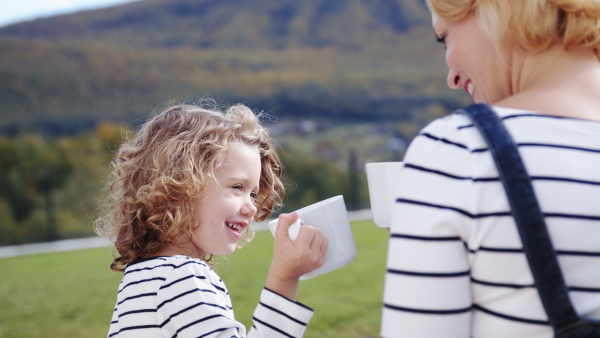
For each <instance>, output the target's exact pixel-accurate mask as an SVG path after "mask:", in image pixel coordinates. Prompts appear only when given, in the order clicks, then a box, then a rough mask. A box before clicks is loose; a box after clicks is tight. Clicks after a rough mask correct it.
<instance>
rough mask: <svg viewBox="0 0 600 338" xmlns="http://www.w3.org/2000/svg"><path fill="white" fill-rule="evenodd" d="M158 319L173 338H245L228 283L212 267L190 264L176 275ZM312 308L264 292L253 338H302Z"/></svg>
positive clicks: (161, 296) (166, 287) (163, 292)
mask: <svg viewBox="0 0 600 338" xmlns="http://www.w3.org/2000/svg"><path fill="white" fill-rule="evenodd" d="M157 309H158V315H159V318H160V321H161V323H162V324H161V325H162V327H163V331H165V333H166V335H167V336H170V337H174V336H177V337H179V338H188V337H211V338H217V337H220V338H225V337H226V338H242V337H245V336H246V328H245V327H244V326H243V324H242V323H240V322H238V321H236V320H235V318H234V315H233V308H232V306H231V301H230V298H229V293H228V292H227V289H226V287H225V284H224V283H223V281H221V280H220V279H219V278H218V276H217V275H216V274H215V273H214V272H213V271H211V270H210V268H208V267H207V266H205V265H203V264H201V263H197V262H190V263H188V264H184V265H182V266H181V267H178V268H176V269H174V270H173V272H171V273H170V274H169V276H168V277H167V279H166V280H165V282H164V284H163V286H162V287H161V288H160V290H159V292H158V305H157ZM312 314H313V311H312V309H310V308H308V307H306V306H304V305H302V304H300V303H296V302H293V301H291V300H289V299H287V298H285V297H283V296H281V295H279V294H277V293H275V292H272V291H270V290H268V289H266V288H265V289H264V290H263V291H262V293H261V296H260V303H259V305H258V306H257V308H256V310H255V312H254V317H253V322H254V325H253V327H252V328H251V330H250V332H249V334H248V337H302V335H303V334H304V330H305V329H306V325H307V323H308V321H309V320H310V318H311V317H312Z"/></svg>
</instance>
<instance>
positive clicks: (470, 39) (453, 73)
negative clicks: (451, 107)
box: [432, 12, 512, 104]
mask: <svg viewBox="0 0 600 338" xmlns="http://www.w3.org/2000/svg"><path fill="white" fill-rule="evenodd" d="M432 24H433V30H434V32H435V35H436V36H437V38H438V41H440V42H443V43H444V47H445V48H446V64H447V65H448V68H449V71H448V79H447V82H448V86H449V87H450V88H452V89H463V90H464V91H465V92H467V93H468V94H469V95H471V97H473V101H474V102H476V103H482V102H485V103H490V104H493V103H495V102H498V101H500V100H502V99H504V98H506V97H508V96H510V95H512V88H511V87H512V86H511V82H510V76H511V71H510V67H509V64H510V63H509V62H510V61H511V60H510V54H509V53H506V52H503V51H501V50H500V49H498V48H496V46H495V45H494V43H493V42H492V41H491V40H490V38H489V37H488V36H487V35H485V34H484V33H483V32H482V30H481V28H480V27H479V24H478V23H477V19H476V17H475V13H474V12H471V13H470V14H469V15H467V16H466V17H465V18H464V19H462V20H461V21H459V22H455V23H449V22H447V21H445V20H444V19H441V18H439V17H438V16H437V15H436V14H435V13H433V14H432Z"/></svg>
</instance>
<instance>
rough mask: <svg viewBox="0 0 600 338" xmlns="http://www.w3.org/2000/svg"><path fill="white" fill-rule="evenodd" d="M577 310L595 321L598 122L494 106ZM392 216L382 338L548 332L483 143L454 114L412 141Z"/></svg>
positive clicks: (599, 274)
mask: <svg viewBox="0 0 600 338" xmlns="http://www.w3.org/2000/svg"><path fill="white" fill-rule="evenodd" d="M494 110H495V111H496V113H497V114H498V115H499V116H500V117H501V118H502V120H503V122H504V124H505V125H506V127H507V128H508V130H509V132H510V133H511V135H512V136H513V139H514V140H515V143H517V146H518V149H519V153H520V154H521V156H522V158H523V161H524V163H525V166H526V168H527V171H528V173H529V175H530V176H531V179H532V183H533V188H534V191H535V193H536V196H537V198H538V201H539V203H540V206H541V208H542V211H543V213H544V217H545V221H546V224H547V226H548V229H549V233H550V236H551V238H552V242H553V244H554V247H555V249H556V251H557V255H558V260H559V264H560V266H561V269H562V271H563V274H564V275H565V280H566V283H567V285H568V287H569V295H570V298H571V301H572V302H573V305H574V307H575V310H576V311H577V313H578V314H579V315H580V316H584V317H587V318H593V319H600V123H599V122H594V121H586V120H579V119H572V118H559V117H551V116H545V115H539V114H537V113H533V112H528V111H521V110H515V109H508V108H498V107H495V108H494ZM404 162H405V166H404V168H403V169H402V175H401V178H400V183H399V184H398V187H397V188H396V189H397V190H396V196H398V197H397V200H396V203H395V205H394V209H393V211H392V214H393V216H392V218H393V221H392V227H391V229H390V232H391V237H390V240H389V248H388V260H387V273H386V279H385V288H384V308H383V317H382V328H381V335H382V336H383V337H444V338H452V337H461V338H467V337H486V338H495V337H502V338H505V337H528V338H535V337H552V336H553V333H552V329H551V326H550V324H549V322H548V318H547V316H546V313H545V311H544V308H543V306H542V304H541V300H540V298H539V295H538V293H537V290H536V289H535V288H534V286H533V277H532V274H531V271H530V269H529V266H528V263H527V260H526V257H525V255H524V252H523V248H522V244H521V240H520V237H519V233H518V230H517V228H516V224H515V222H514V219H513V218H512V217H511V213H510V207H509V204H508V201H507V198H506V195H505V192H504V189H503V186H502V183H501V181H500V179H499V176H498V171H497V170H496V166H495V164H494V160H493V158H492V156H491V154H490V152H489V150H488V149H487V145H486V144H485V141H484V139H483V138H482V136H481V135H480V134H479V131H478V130H477V128H476V127H475V126H473V124H472V123H471V122H470V120H469V119H468V118H467V117H466V116H464V115H461V114H457V113H455V114H452V115H450V116H447V117H445V118H442V119H438V120H436V121H434V122H432V123H431V124H429V125H428V126H427V127H426V128H424V129H423V131H422V132H421V133H420V134H419V135H418V136H417V137H416V138H415V139H414V141H413V142H412V144H411V146H410V147H409V149H408V151H407V153H406V156H405V159H404Z"/></svg>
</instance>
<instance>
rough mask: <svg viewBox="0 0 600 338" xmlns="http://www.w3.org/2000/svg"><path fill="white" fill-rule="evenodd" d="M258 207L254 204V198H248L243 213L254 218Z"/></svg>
mask: <svg viewBox="0 0 600 338" xmlns="http://www.w3.org/2000/svg"><path fill="white" fill-rule="evenodd" d="M257 211H258V209H257V208H256V205H254V199H252V198H248V200H247V201H246V202H245V203H244V205H242V210H241V213H242V215H244V216H248V217H249V218H253V217H254V215H256V212H257Z"/></svg>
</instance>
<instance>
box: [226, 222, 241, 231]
mask: <svg viewBox="0 0 600 338" xmlns="http://www.w3.org/2000/svg"><path fill="white" fill-rule="evenodd" d="M227 226H228V227H230V228H232V229H235V230H238V231H240V230H242V226H241V225H239V224H234V223H227Z"/></svg>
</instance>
